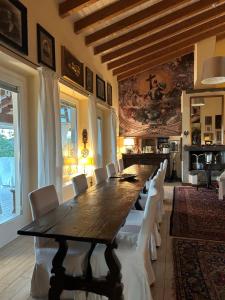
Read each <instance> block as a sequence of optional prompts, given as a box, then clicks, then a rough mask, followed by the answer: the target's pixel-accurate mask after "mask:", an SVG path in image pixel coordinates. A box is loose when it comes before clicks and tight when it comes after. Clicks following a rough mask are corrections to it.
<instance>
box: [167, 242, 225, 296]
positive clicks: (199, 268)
mask: <svg viewBox="0 0 225 300" xmlns="http://www.w3.org/2000/svg"><path fill="white" fill-rule="evenodd" d="M173 257H174V268H175V281H176V293H177V300H224V299H225V244H224V243H219V242H213V241H202V240H201V241H196V240H195V241H194V240H185V239H178V238H174V239H173Z"/></svg>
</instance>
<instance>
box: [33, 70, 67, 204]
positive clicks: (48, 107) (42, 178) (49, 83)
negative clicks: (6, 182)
mask: <svg viewBox="0 0 225 300" xmlns="http://www.w3.org/2000/svg"><path fill="white" fill-rule="evenodd" d="M39 80H40V93H39V99H38V187H42V186H45V185H49V184H54V185H55V187H56V190H57V192H58V196H59V200H60V201H62V164H63V161H62V142H61V128H60V103H59V84H58V77H57V75H56V73H54V72H53V71H51V70H49V69H46V68H42V67H41V68H39Z"/></svg>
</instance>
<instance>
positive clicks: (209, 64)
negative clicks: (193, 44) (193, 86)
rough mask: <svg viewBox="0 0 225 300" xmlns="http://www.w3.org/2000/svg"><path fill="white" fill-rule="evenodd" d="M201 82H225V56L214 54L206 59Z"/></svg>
mask: <svg viewBox="0 0 225 300" xmlns="http://www.w3.org/2000/svg"><path fill="white" fill-rule="evenodd" d="M201 82H202V83H203V84H218V83H224V82H225V57H224V56H214V57H210V58H208V59H206V60H205V61H204V63H203V68H202V81H201Z"/></svg>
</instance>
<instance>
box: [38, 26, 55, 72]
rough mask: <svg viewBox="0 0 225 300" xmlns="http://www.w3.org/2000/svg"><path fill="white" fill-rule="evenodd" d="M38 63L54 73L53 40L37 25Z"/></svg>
mask: <svg viewBox="0 0 225 300" xmlns="http://www.w3.org/2000/svg"><path fill="white" fill-rule="evenodd" d="M37 47H38V62H39V63H41V64H43V65H45V66H47V67H49V68H50V69H52V70H54V71H55V39H54V37H53V36H52V35H51V34H50V33H48V32H47V31H46V30H45V29H44V28H43V27H42V26H41V25H40V24H37Z"/></svg>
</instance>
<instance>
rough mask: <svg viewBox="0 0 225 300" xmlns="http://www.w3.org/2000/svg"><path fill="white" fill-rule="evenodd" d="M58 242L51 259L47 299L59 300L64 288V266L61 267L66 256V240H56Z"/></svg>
mask: <svg viewBox="0 0 225 300" xmlns="http://www.w3.org/2000/svg"><path fill="white" fill-rule="evenodd" d="M56 241H57V242H58V243H59V249H58V251H57V253H56V255H55V257H54V258H53V260H52V270H51V272H52V273H53V274H55V275H53V276H52V277H51V278H50V286H51V287H50V289H49V292H48V299H49V300H60V295H61V293H62V291H63V289H64V280H65V277H64V275H65V268H64V267H63V261H64V258H65V257H66V253H67V250H68V245H67V242H66V241H64V240H56Z"/></svg>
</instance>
